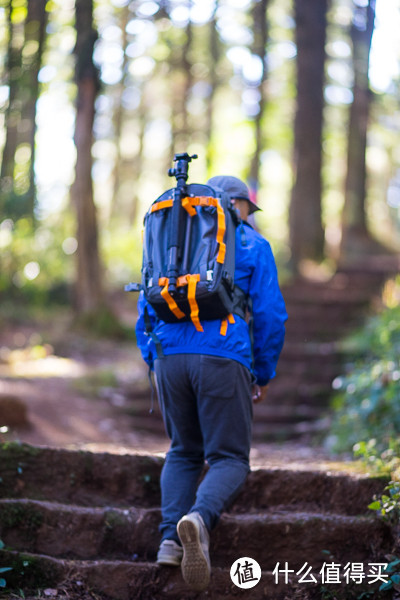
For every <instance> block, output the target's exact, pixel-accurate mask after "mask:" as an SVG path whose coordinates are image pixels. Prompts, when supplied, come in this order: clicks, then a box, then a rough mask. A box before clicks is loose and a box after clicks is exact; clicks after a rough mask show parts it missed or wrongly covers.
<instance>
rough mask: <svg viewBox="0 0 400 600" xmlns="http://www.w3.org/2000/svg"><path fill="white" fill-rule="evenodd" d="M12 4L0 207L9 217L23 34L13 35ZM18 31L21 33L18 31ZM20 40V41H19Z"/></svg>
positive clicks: (19, 117) (0, 175)
mask: <svg viewBox="0 0 400 600" xmlns="http://www.w3.org/2000/svg"><path fill="white" fill-rule="evenodd" d="M12 12H13V7H12V3H11V2H9V4H8V11H7V13H8V14H7V17H8V50H7V74H8V86H9V97H8V107H7V110H6V114H5V129H6V139H5V144H4V148H3V158H2V162H1V173H0V178H1V185H0V198H1V201H0V210H1V213H2V214H3V215H10V216H12V210H11V209H12V199H13V191H14V168H15V152H16V150H17V146H18V126H19V123H20V120H21V107H20V103H19V99H18V83H19V78H20V74H21V52H22V40H23V36H21V35H15V33H16V32H15V29H16V28H21V27H22V26H21V25H20V24H18V25H14V24H13V22H12ZM19 33H20V32H19ZM19 40H21V42H19Z"/></svg>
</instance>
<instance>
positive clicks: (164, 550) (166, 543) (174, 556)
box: [157, 540, 183, 567]
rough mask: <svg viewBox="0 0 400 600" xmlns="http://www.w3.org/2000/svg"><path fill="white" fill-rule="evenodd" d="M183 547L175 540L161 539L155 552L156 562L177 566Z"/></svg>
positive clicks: (180, 559)
mask: <svg viewBox="0 0 400 600" xmlns="http://www.w3.org/2000/svg"><path fill="white" fill-rule="evenodd" d="M182 554H183V549H182V547H181V546H180V545H179V544H177V543H176V542H175V540H163V541H162V542H161V544H160V547H159V549H158V552H157V564H159V565H167V566H169V567H179V565H180V564H181V561H182Z"/></svg>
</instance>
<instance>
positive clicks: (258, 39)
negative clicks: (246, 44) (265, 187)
mask: <svg viewBox="0 0 400 600" xmlns="http://www.w3.org/2000/svg"><path fill="white" fill-rule="evenodd" d="M268 1H269V0H259V1H258V2H256V3H255V4H254V7H253V35H254V41H253V53H254V54H255V55H256V56H258V58H259V59H260V60H261V62H262V72H261V77H260V81H259V84H258V86H257V89H258V92H259V95H260V100H259V111H258V113H257V114H256V116H255V117H254V135H255V150H254V153H253V157H252V161H251V165H250V175H249V182H250V186H251V188H252V189H254V190H256V189H257V188H258V184H259V181H258V179H259V172H260V156H261V152H262V149H263V139H262V127H261V123H262V118H263V114H264V107H265V80H266V65H265V51H266V45H267V37H268V23H267V6H268Z"/></svg>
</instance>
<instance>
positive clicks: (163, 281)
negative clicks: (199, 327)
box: [158, 277, 185, 319]
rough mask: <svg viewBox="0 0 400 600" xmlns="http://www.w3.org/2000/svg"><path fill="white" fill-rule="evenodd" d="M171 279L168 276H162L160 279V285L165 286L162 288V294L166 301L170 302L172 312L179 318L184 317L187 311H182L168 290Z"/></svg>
mask: <svg viewBox="0 0 400 600" xmlns="http://www.w3.org/2000/svg"><path fill="white" fill-rule="evenodd" d="M168 284H169V279H168V277H160V279H159V280H158V285H162V286H164V287H163V289H162V290H161V292H160V294H161V296H162V297H163V298H164V300H165V302H166V303H167V304H168V306H169V309H170V311H171V312H173V313H174V315H175V316H176V318H177V319H182V318H183V317H184V316H185V313H184V312H182V311H181V309H180V308H179V306H178V305H177V303H176V302H175V300H174V299H173V297H172V296H171V294H170V293H169V291H168Z"/></svg>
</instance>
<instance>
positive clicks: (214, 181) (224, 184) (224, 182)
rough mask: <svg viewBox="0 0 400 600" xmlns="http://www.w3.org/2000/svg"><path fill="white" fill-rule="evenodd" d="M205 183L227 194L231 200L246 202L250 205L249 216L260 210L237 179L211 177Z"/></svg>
mask: <svg viewBox="0 0 400 600" xmlns="http://www.w3.org/2000/svg"><path fill="white" fill-rule="evenodd" d="M207 183H208V184H209V185H211V186H212V187H217V188H220V189H221V190H224V191H225V192H227V193H228V194H229V196H230V198H231V200H233V199H236V200H247V202H248V203H249V204H250V214H251V213H253V212H255V211H256V210H261V208H259V207H258V206H257V204H256V203H255V202H254V200H252V199H251V197H250V192H249V188H248V187H247V185H246V184H245V183H243V181H241V180H240V179H238V178H237V177H232V175H217V176H216V177H211V179H209V180H208V181H207Z"/></svg>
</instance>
